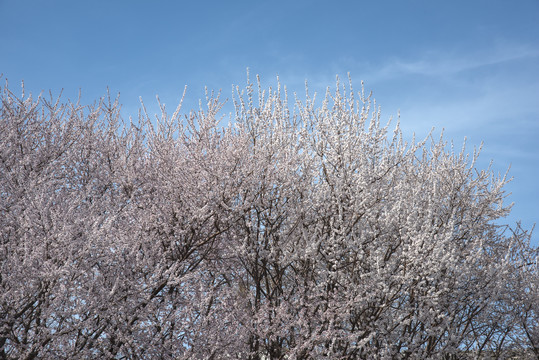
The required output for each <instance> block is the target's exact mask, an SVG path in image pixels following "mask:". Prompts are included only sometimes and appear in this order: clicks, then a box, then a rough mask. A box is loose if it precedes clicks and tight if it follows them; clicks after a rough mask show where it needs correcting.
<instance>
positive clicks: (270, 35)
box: [0, 0, 539, 245]
mask: <svg viewBox="0 0 539 360" xmlns="http://www.w3.org/2000/svg"><path fill="white" fill-rule="evenodd" d="M246 68H250V72H251V74H252V75H255V74H260V76H261V77H262V84H263V86H269V85H274V84H275V82H276V81H275V79H276V76H277V75H279V77H280V79H281V83H283V84H284V85H287V87H288V89H289V92H293V91H296V92H297V93H298V94H299V95H300V98H301V97H302V96H303V94H304V82H305V80H308V82H309V84H310V91H311V92H312V91H317V92H319V93H322V94H323V92H324V89H325V88H326V86H333V85H334V84H335V76H336V75H340V76H341V77H342V78H344V79H346V74H347V73H348V72H350V74H351V76H352V80H353V81H354V83H355V87H356V89H359V88H360V81H361V80H364V81H365V86H366V88H367V89H368V90H372V91H373V92H374V97H375V98H376V100H377V102H378V104H379V105H381V107H382V117H383V119H389V118H390V117H391V116H393V117H396V116H397V114H398V111H399V110H400V114H401V125H402V128H403V130H404V131H405V135H411V134H412V133H413V132H415V133H416V134H417V136H418V137H424V136H425V135H426V134H427V133H428V132H429V130H430V129H431V128H432V127H434V128H435V134H439V132H440V131H441V130H442V129H445V136H446V138H447V139H448V140H450V139H453V140H454V142H455V145H456V146H457V147H458V148H460V146H461V145H462V141H463V139H464V137H467V138H468V141H467V143H468V149H469V151H470V152H471V151H473V147H474V146H478V145H479V144H480V143H481V141H484V147H483V152H482V156H481V157H480V163H479V166H481V167H486V166H488V163H489V162H490V160H493V161H494V167H493V169H494V171H495V172H501V173H504V172H505V171H506V170H507V168H508V167H509V166H510V165H511V170H510V175H511V176H513V177H514V181H513V182H512V183H511V184H510V185H509V186H508V187H507V190H508V191H509V192H511V193H512V195H511V196H510V197H509V199H508V201H509V202H515V206H514V208H513V212H512V215H511V216H510V218H509V219H508V222H510V223H514V222H515V221H517V220H522V223H523V225H524V226H525V227H527V228H531V226H532V225H533V224H534V223H535V222H538V220H539V186H538V184H539V182H538V180H537V179H538V178H539V0H515V1H507V0H505V1H498V0H467V1H461V0H457V1H455V0H453V1H436V0H410V1H406V0H394V1H389V0H379V1H375V0H371V1H362V0H357V1H338V0H332V1H329V0H326V1H316V0H310V1H294V0H288V1H282V0H272V1H254V0H251V1H232V0H229V1H225V0H222V1H209V0H207V1H195V0H191V1H158V0H155V1H138V0H130V1H127V0H126V1H119V0H116V1H115V0H107V1H102V0H92V1H75V0H69V1H56V0H46V1H45V0H43V1H40V0H35V1H26V0H0V73H3V79H2V81H3V80H4V79H6V78H7V79H8V80H9V82H10V87H11V89H12V90H14V89H16V87H18V86H19V84H20V81H21V80H24V82H25V85H26V89H27V91H31V92H32V93H33V94H35V95H37V94H38V93H39V92H41V91H48V90H49V89H50V90H52V92H53V93H54V94H59V92H60V90H61V89H64V96H65V97H66V98H70V99H75V98H76V97H77V94H78V91H79V89H81V90H82V102H83V103H90V102H93V101H94V100H95V99H97V98H99V97H101V96H103V95H104V94H105V92H106V89H107V87H109V88H110V90H111V92H112V93H118V92H120V93H121V102H122V103H123V106H124V107H123V114H124V116H125V117H128V116H129V115H133V116H136V113H137V111H138V108H139V100H138V99H139V96H142V98H143V99H144V100H145V103H146V104H147V105H148V107H149V109H150V112H157V107H156V106H155V95H156V94H159V96H160V98H161V100H162V101H163V102H164V103H165V104H167V108H170V110H173V108H175V107H176V104H177V103H178V101H179V99H180V97H181V94H182V92H183V88H184V86H185V85H187V86H188V94H187V98H186V102H185V103H184V110H185V111H188V110H189V109H191V108H196V107H197V106H198V99H199V98H201V97H203V96H204V86H208V88H210V89H215V90H219V89H222V94H223V95H222V98H223V99H226V98H230V97H231V93H232V85H233V84H236V85H240V86H242V85H244V84H245V81H246ZM252 77H253V76H252ZM226 109H230V107H226ZM538 232H539V229H538ZM538 232H536V234H535V235H534V237H533V243H534V244H535V245H538V244H539V236H538Z"/></svg>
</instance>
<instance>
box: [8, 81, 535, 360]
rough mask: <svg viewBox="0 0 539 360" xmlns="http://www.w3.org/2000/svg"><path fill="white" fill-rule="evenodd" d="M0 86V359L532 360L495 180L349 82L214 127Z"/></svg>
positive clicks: (208, 105)
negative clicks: (126, 114) (407, 134)
mask: <svg viewBox="0 0 539 360" xmlns="http://www.w3.org/2000/svg"><path fill="white" fill-rule="evenodd" d="M258 84H260V83H259V82H258ZM0 91H1V108H0V116H1V118H0V359H34V358H39V359H75V358H96V359H97V358H103V359H105V358H108V359H223V358H234V359H319V358H328V359H425V358H446V359H454V358H455V359H456V358H462V357H474V358H475V357H482V356H484V357H498V358H503V357H507V356H519V357H521V358H526V357H529V358H535V357H537V356H539V323H538V322H539V321H538V312H539V301H537V299H538V298H539V289H538V288H539V277H538V267H537V258H538V251H537V248H534V247H532V246H530V244H529V238H530V232H529V231H526V230H524V229H521V228H520V226H518V224H517V225H515V226H506V225H501V224H502V223H503V217H505V216H506V215H507V214H508V213H509V211H510V206H507V205H505V204H504V203H503V200H504V198H505V196H506V195H505V193H504V190H503V188H504V185H505V184H506V183H507V179H506V178H505V177H497V176H494V175H493V173H492V171H491V170H490V169H487V170H478V169H476V166H475V164H476V159H477V154H478V153H477V152H474V153H472V154H471V155H467V153H466V152H465V150H464V149H463V150H462V151H456V152H455V151H454V149H453V147H452V146H448V145H447V144H446V142H444V140H443V139H442V138H440V139H439V140H435V139H433V137H432V136H429V137H427V138H426V139H425V140H422V141H416V140H411V141H409V142H407V141H405V140H404V139H403V135H402V134H401V131H400V129H399V124H398V123H396V124H393V123H391V122H389V123H388V124H381V122H380V118H381V116H380V111H379V109H378V108H377V106H376V104H375V103H374V102H373V101H371V98H370V96H366V95H365V93H364V91H363V89H361V91H359V92H354V90H353V88H352V85H351V83H350V85H346V86H343V85H342V84H340V83H339V82H337V84H336V88H335V89H334V90H333V91H332V92H331V91H329V90H328V92H327V95H326V97H325V99H324V100H323V101H321V103H320V104H319V105H317V104H316V101H315V99H314V98H311V97H310V96H309V95H308V92H307V95H306V98H305V100H302V101H300V100H296V101H295V102H294V104H290V105H289V103H288V96H287V95H286V89H285V88H283V89H281V87H280V85H279V86H278V87H277V89H274V90H272V89H271V88H270V89H267V90H262V89H261V88H260V86H259V87H258V90H256V86H253V84H250V83H248V85H247V86H246V88H245V89H243V90H241V89H239V88H237V91H236V93H235V95H234V101H233V102H234V105H235V110H236V112H235V114H234V115H233V117H232V119H231V122H230V124H229V125H228V126H223V125H222V124H221V123H220V121H221V120H222V118H221V117H220V115H219V113H220V110H221V107H222V104H221V103H220V101H219V98H218V97H214V96H213V95H211V94H208V95H207V97H206V102H205V105H204V106H202V107H201V109H200V110H198V111H192V112H190V113H188V114H186V115H182V113H181V109H180V108H178V109H177V110H176V111H175V112H174V113H173V114H172V115H169V114H167V112H166V110H165V107H164V106H162V107H161V109H162V115H160V116H159V117H156V118H155V119H153V118H150V117H149V116H148V115H147V114H146V112H145V111H144V110H143V111H141V114H140V115H139V117H138V119H135V120H131V121H124V120H122V118H121V116H120V106H119V103H118V100H117V99H116V100H114V99H112V100H111V98H110V97H105V98H103V99H101V100H100V101H99V102H97V103H95V104H94V105H90V106H83V105H80V104H79V103H71V102H67V103H63V102H61V101H60V99H56V98H53V97H52V96H50V97H48V96H47V97H43V96H40V97H38V98H32V96H31V95H30V96H28V95H25V94H24V92H23V94H22V95H21V96H17V95H15V94H14V93H12V92H11V91H10V90H9V88H8V86H7V83H6V85H5V86H4V87H3V88H1V89H0ZM500 219H501V220H500Z"/></svg>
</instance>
